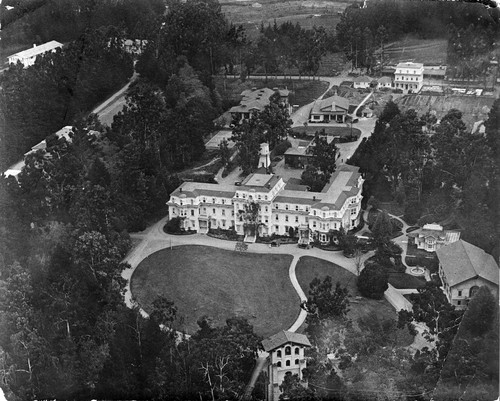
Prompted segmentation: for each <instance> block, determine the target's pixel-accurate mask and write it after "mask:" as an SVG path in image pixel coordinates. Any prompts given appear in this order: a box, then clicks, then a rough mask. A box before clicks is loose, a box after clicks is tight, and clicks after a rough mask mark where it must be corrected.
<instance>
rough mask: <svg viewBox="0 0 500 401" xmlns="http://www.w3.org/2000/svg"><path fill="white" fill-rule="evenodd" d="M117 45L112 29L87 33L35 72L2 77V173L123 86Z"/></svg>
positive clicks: (40, 62) (126, 71) (123, 64)
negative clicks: (31, 148)
mask: <svg viewBox="0 0 500 401" xmlns="http://www.w3.org/2000/svg"><path fill="white" fill-rule="evenodd" d="M121 39H122V36H121V34H120V32H118V31H117V30H115V29H114V28H107V29H103V30H98V31H87V32H85V33H84V34H83V35H82V36H81V37H79V38H78V39H77V40H76V41H74V42H72V43H70V44H68V45H67V46H65V47H64V48H63V49H62V50H58V51H57V52H56V53H49V54H46V55H45V56H44V57H41V58H37V61H36V63H35V65H34V66H32V67H30V68H25V69H24V68H23V67H22V65H21V64H18V65H14V66H11V67H10V68H9V69H8V70H7V71H5V72H4V73H3V74H2V75H1V77H0V87H1V89H0V104H2V108H1V119H2V121H3V124H4V129H3V130H2V138H1V139H2V142H3V146H2V154H1V159H2V163H1V165H0V166H1V167H2V168H5V167H6V166H8V163H11V162H13V161H17V160H19V159H20V158H21V157H22V155H23V154H24V153H25V152H26V151H28V150H29V149H30V147H31V146H34V145H36V144H37V143H38V142H40V141H41V140H43V139H45V138H46V137H47V136H48V135H49V134H52V133H54V132H55V131H57V130H58V129H60V128H61V127H62V126H64V125H70V124H72V122H73V121H74V120H75V119H77V118H79V117H81V116H83V115H85V113H88V112H89V111H90V110H91V108H92V107H94V106H96V105H97V104H98V103H99V102H100V101H103V100H104V99H106V97H107V96H109V95H110V94H111V93H112V92H113V91H115V90H117V89H118V88H120V87H121V86H122V85H124V84H125V82H126V81H127V79H128V78H130V77H131V76H132V72H133V66H132V59H131V58H130V56H129V55H128V54H126V53H125V52H124V51H123V49H122V47H121Z"/></svg>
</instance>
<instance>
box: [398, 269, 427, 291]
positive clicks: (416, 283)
mask: <svg viewBox="0 0 500 401" xmlns="http://www.w3.org/2000/svg"><path fill="white" fill-rule="evenodd" d="M389 283H391V284H392V285H393V286H394V287H395V288H397V289H411V288H421V287H425V280H424V279H423V278H418V277H415V276H412V275H411V274H406V273H395V272H394V273H389Z"/></svg>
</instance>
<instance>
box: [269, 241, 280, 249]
mask: <svg viewBox="0 0 500 401" xmlns="http://www.w3.org/2000/svg"><path fill="white" fill-rule="evenodd" d="M278 246H280V241H279V240H274V241H271V243H270V244H269V247H270V248H275V247H278Z"/></svg>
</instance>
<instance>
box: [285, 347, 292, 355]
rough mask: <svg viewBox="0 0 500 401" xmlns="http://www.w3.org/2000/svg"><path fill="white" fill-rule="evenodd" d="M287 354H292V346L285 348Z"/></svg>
mask: <svg viewBox="0 0 500 401" xmlns="http://www.w3.org/2000/svg"><path fill="white" fill-rule="evenodd" d="M285 355H292V347H286V348H285Z"/></svg>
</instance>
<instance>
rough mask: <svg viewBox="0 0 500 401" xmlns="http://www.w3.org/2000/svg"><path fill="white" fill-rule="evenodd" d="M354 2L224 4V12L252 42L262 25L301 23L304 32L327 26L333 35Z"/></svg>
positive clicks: (232, 0)
mask: <svg viewBox="0 0 500 401" xmlns="http://www.w3.org/2000/svg"><path fill="white" fill-rule="evenodd" d="M350 3H352V1H334V0H308V1H301V0H292V1H283V0H259V1H258V2H257V1H255V0H248V1H245V0H222V1H220V4H221V5H222V11H223V12H224V13H225V14H226V17H227V18H228V19H229V20H230V21H231V22H234V23H237V24H242V25H243V26H244V27H245V29H246V30H247V35H248V36H249V38H251V39H253V38H254V37H255V36H257V34H258V32H259V28H260V25H261V23H263V24H264V25H267V24H273V23H274V20H276V23H278V24H281V23H283V22H286V21H291V22H292V23H294V24H295V23H296V22H298V23H299V24H300V25H301V26H303V27H304V28H311V27H312V26H324V27H325V29H327V30H328V31H333V30H334V29H335V26H336V25H337V22H338V20H339V19H340V15H339V14H338V13H339V12H343V11H344V9H345V8H346V7H347V6H348V5H349V4H350Z"/></svg>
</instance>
